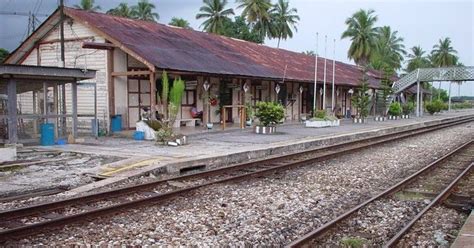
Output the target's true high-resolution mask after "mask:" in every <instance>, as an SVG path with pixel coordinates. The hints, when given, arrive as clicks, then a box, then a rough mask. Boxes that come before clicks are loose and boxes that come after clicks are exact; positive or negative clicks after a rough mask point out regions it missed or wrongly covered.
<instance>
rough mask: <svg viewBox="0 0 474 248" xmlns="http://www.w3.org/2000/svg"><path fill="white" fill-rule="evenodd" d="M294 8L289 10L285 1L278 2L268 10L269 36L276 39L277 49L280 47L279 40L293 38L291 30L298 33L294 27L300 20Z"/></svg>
mask: <svg viewBox="0 0 474 248" xmlns="http://www.w3.org/2000/svg"><path fill="white" fill-rule="evenodd" d="M297 13H298V10H297V9H296V8H290V6H289V2H288V1H286V0H278V2H277V3H276V4H275V5H273V7H272V9H271V10H270V14H271V15H270V17H271V27H270V30H271V32H270V33H271V36H272V37H273V38H277V39H278V44H277V47H280V40H281V39H283V40H286V39H287V38H292V37H293V30H295V31H298V29H297V27H296V25H297V24H298V21H299V20H300V17H299V16H298V15H297Z"/></svg>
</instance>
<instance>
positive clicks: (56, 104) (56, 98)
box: [53, 84, 59, 137]
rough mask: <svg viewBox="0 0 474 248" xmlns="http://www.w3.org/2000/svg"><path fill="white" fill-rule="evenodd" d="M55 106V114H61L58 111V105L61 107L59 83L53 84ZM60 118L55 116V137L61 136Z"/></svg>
mask: <svg viewBox="0 0 474 248" xmlns="http://www.w3.org/2000/svg"><path fill="white" fill-rule="evenodd" d="M53 106H54V110H53V113H54V114H56V115H57V114H59V111H58V107H59V85H57V84H54V86H53ZM58 124H59V123H58V118H57V117H55V118H54V136H55V137H59V129H58Z"/></svg>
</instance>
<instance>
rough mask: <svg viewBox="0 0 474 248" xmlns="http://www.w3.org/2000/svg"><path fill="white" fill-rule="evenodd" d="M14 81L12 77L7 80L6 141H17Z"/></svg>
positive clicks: (12, 142) (11, 142) (13, 142)
mask: <svg viewBox="0 0 474 248" xmlns="http://www.w3.org/2000/svg"><path fill="white" fill-rule="evenodd" d="M16 83H17V82H16V81H15V80H14V79H12V78H10V79H9V81H8V86H7V94H8V143H10V144H16V143H18V130H17V128H18V126H17V123H18V115H17V107H16Z"/></svg>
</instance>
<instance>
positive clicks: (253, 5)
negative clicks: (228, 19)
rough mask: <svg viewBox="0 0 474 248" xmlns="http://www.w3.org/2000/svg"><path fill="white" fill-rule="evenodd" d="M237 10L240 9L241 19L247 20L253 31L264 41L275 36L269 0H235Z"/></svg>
mask: <svg viewBox="0 0 474 248" xmlns="http://www.w3.org/2000/svg"><path fill="white" fill-rule="evenodd" d="M236 2H237V3H240V5H239V6H237V8H239V9H242V14H241V15H242V17H245V18H246V19H247V22H248V23H250V24H251V25H252V27H253V29H254V30H255V31H256V32H257V33H259V35H260V37H261V38H262V39H264V38H265V37H266V36H269V37H270V38H272V37H273V36H274V34H275V25H274V22H273V20H272V15H271V14H270V9H271V8H272V3H271V2H270V0H237V1H236Z"/></svg>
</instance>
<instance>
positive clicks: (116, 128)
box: [110, 115, 122, 132]
mask: <svg viewBox="0 0 474 248" xmlns="http://www.w3.org/2000/svg"><path fill="white" fill-rule="evenodd" d="M110 130H111V131H112V132H120V131H122V115H113V116H112V119H111V121H110Z"/></svg>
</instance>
